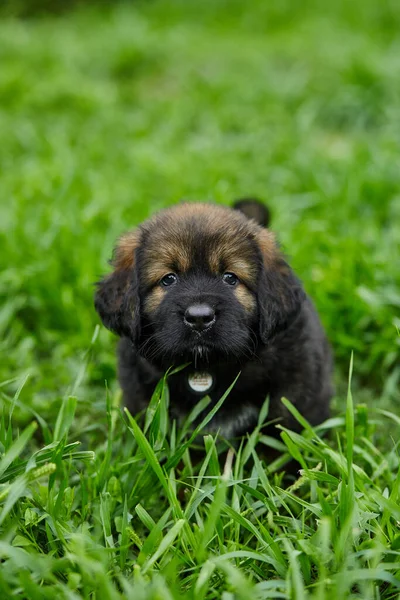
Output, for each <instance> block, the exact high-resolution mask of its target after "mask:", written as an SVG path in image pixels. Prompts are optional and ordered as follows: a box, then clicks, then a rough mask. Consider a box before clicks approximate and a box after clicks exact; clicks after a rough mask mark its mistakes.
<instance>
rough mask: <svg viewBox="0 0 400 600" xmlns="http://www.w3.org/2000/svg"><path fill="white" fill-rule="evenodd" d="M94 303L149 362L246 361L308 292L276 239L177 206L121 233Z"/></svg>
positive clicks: (239, 222)
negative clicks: (111, 264) (132, 229)
mask: <svg viewBox="0 0 400 600" xmlns="http://www.w3.org/2000/svg"><path fill="white" fill-rule="evenodd" d="M113 265H114V268H115V270H114V272H113V273H112V274H111V275H109V276H108V277H106V278H105V279H103V280H102V281H101V282H100V284H99V288H98V292H97V295H96V308H97V310H98V312H99V314H100V316H101V317H102V319H103V322H104V323H105V325H106V326H107V327H108V328H110V329H111V330H113V331H115V332H116V333H118V334H119V335H124V336H128V337H129V338H130V339H131V340H132V342H133V343H134V344H135V346H136V347H137V349H138V350H139V352H140V353H141V354H142V355H143V356H145V357H146V358H147V359H148V360H149V361H150V362H152V363H154V364H156V365H158V366H161V367H164V368H167V367H168V366H170V365H172V364H179V363H182V362H186V361H193V362H194V363H195V364H196V366H199V365H201V364H205V363H207V362H209V361H212V362H214V361H218V360H219V361H224V362H225V361H230V360H239V361H241V360H242V359H246V358H247V359H248V358H250V357H251V355H252V354H253V353H254V352H256V350H257V346H258V344H259V343H264V344H265V343H267V342H268V339H270V338H271V336H273V335H274V334H275V333H276V331H277V330H279V329H280V328H282V327H284V326H285V325H286V324H287V323H288V321H289V320H290V319H291V318H293V316H294V314H295V313H296V312H297V310H298V308H299V306H300V302H301V288H300V286H299V284H298V282H297V280H296V279H295V277H294V276H293V274H292V272H291V271H290V269H289V267H288V266H287V265H286V263H285V262H284V260H283V259H282V257H281V255H280V253H279V251H278V249H277V247H276V244H275V240H274V237H273V235H272V234H271V232H269V231H268V230H266V229H264V228H262V227H260V226H259V225H258V224H257V223H256V222H255V221H253V220H249V219H248V218H247V217H246V216H245V215H244V214H242V213H241V212H239V211H235V210H231V209H227V208H223V207H219V206H215V205H207V204H179V205H176V206H174V207H172V208H170V209H168V210H165V211H163V212H161V213H159V214H158V215H156V216H155V217H154V218H153V219H151V220H149V221H147V222H145V223H144V224H143V225H142V226H141V227H140V228H139V229H138V230H136V231H134V232H131V233H128V234H126V235H124V236H123V237H122V238H121V239H120V240H119V243H118V245H117V247H116V250H115V254H114V259H113Z"/></svg>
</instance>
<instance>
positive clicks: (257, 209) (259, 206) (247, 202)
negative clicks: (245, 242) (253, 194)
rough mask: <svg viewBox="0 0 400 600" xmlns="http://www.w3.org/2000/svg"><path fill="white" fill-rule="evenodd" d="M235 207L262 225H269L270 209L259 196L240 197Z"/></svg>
mask: <svg viewBox="0 0 400 600" xmlns="http://www.w3.org/2000/svg"><path fill="white" fill-rule="evenodd" d="M233 208H234V209H235V210H238V211H239V212H241V213H243V214H244V215H245V216H246V217H247V218H248V219H253V220H254V221H256V223H258V224H259V225H261V226H262V227H268V225H269V223H270V220H271V213H270V211H269V209H268V208H267V207H266V206H265V205H264V204H263V203H262V202H261V200H258V198H240V200H236V201H235V203H234V205H233Z"/></svg>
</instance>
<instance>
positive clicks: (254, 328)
mask: <svg viewBox="0 0 400 600" xmlns="http://www.w3.org/2000/svg"><path fill="white" fill-rule="evenodd" d="M260 214H262V211H260ZM238 227H239V229H238V234H237V235H238V236H242V237H243V240H241V239H239V237H238V243H239V241H243V247H242V249H241V250H240V247H239V246H238V248H239V249H238V252H239V251H240V252H242V253H243V255H245V254H246V253H248V256H247V259H248V260H250V258H249V257H250V255H251V264H252V265H254V267H255V268H256V269H257V272H258V277H257V281H256V284H254V287H252V286H251V284H249V285H248V293H249V295H250V296H251V297H252V298H254V305H255V309H254V311H246V310H244V308H243V306H242V304H241V303H240V302H239V301H238V299H237V297H236V296H235V294H234V291H233V289H230V288H229V286H227V285H226V284H225V283H223V281H222V279H221V278H218V277H216V276H215V275H213V274H212V273H210V272H209V270H208V267H207V256H208V253H210V252H213V251H214V249H215V248H217V247H218V244H220V243H221V240H220V239H219V237H218V233H215V232H208V231H207V230H205V229H204V228H202V227H201V225H200V224H199V223H197V222H195V221H193V223H191V227H190V244H191V248H192V255H191V265H192V268H190V269H189V270H188V271H187V272H186V273H184V274H183V275H182V277H181V278H180V280H179V285H176V286H174V287H172V288H171V289H169V290H168V291H167V292H166V294H165V298H164V299H163V301H162V302H161V304H160V305H159V306H158V308H157V311H156V313H155V314H154V315H152V316H149V315H147V316H146V314H145V311H144V310H143V309H142V307H143V306H144V304H145V299H146V296H147V295H148V293H149V288H148V287H146V285H145V284H144V270H145V269H146V268H148V262H146V260H147V259H146V248H148V247H149V245H151V244H152V235H156V232H158V233H159V228H158V230H157V228H151V227H149V228H147V229H146V224H145V226H144V228H143V235H142V239H141V242H140V243H139V246H138V249H137V250H136V264H135V268H134V270H133V273H131V274H130V275H128V274H127V273H126V272H124V271H121V272H118V271H116V272H115V273H114V274H111V275H109V276H108V277H106V278H105V279H104V280H103V281H102V282H100V284H99V287H98V292H97V294H96V300H95V305H96V309H97V311H98V312H99V314H100V317H101V318H102V320H103V322H104V324H105V325H106V327H108V328H109V329H111V330H112V331H114V332H115V333H117V334H118V335H119V336H121V341H120V343H119V347H118V357H119V380H120V384H121V387H122V390H123V394H124V401H125V403H126V405H127V406H128V407H129V408H130V410H131V411H132V412H134V413H136V412H138V411H140V410H141V409H143V408H145V407H146V406H147V404H148V402H149V399H150V397H151V395H152V392H153V391H154V388H155V385H156V383H157V382H158V380H159V379H160V377H161V376H162V375H163V373H164V372H165V370H166V369H167V368H168V367H170V366H171V365H176V366H177V365H180V364H183V363H185V362H191V364H190V365H189V366H188V367H186V368H185V369H184V370H183V371H180V372H179V373H177V374H175V375H173V376H171V377H170V378H169V385H170V398H171V403H170V406H171V413H172V415H173V416H174V417H177V418H180V417H182V416H184V415H186V414H187V413H188V412H189V411H190V410H192V408H193V406H194V405H195V403H196V402H197V401H198V400H199V398H200V397H201V396H200V395H199V394H197V393H195V392H193V391H192V390H191V389H190V388H189V386H188V374H189V373H190V372H191V371H193V370H197V371H202V370H205V371H207V372H209V373H210V374H211V375H212V376H213V380H214V382H215V383H214V387H213V388H212V389H211V391H210V392H209V395H210V397H211V399H212V402H213V403H215V402H217V401H218V400H219V398H220V397H221V396H222V394H223V393H224V392H225V391H226V389H227V388H228V387H229V385H230V384H231V383H232V382H233V380H234V379H235V377H236V376H237V375H238V373H239V372H240V373H241V374H240V377H239V379H238V381H237V383H236V385H235V387H234V389H233V390H232V391H231V393H230V395H229V397H228V398H227V400H226V401H225V403H224V405H223V406H222V408H221V409H220V411H219V412H218V413H217V415H216V416H215V417H214V419H213V420H212V422H211V423H210V426H209V428H210V429H211V430H217V429H220V430H221V433H222V434H223V435H225V436H226V437H228V438H232V437H235V436H238V435H243V434H245V433H246V432H249V431H251V430H252V428H253V427H254V426H255V425H256V423H257V419H258V413H259V410H260V408H261V406H262V404H263V402H264V400H265V399H266V397H267V396H269V398H270V413H269V417H268V418H269V420H273V419H277V420H279V422H280V423H282V424H284V425H286V426H289V427H291V428H293V429H299V425H298V423H297V422H296V421H295V420H294V419H293V418H292V417H291V415H290V413H289V412H288V411H287V410H286V409H285V408H284V406H283V404H282V403H281V402H280V400H281V398H282V397H283V396H284V397H286V398H288V399H289V400H290V401H291V402H292V403H293V404H294V405H296V406H297V408H298V410H299V411H300V412H301V413H302V414H303V415H304V416H305V417H306V418H307V420H308V421H309V422H310V423H311V424H318V423H320V422H321V421H323V420H324V419H326V418H327V417H328V415H329V400H330V397H331V395H332V385H331V373H332V359H331V352H330V348H329V345H328V343H327V341H326V338H325V334H324V332H323V329H322V326H321V324H320V321H319V318H318V315H317V313H316V311H315V308H314V307H313V305H312V302H311V301H310V299H309V298H308V297H307V296H306V294H305V293H304V291H303V288H302V286H301V283H300V281H299V280H298V279H297V278H296V276H295V275H294V274H293V272H292V270H291V269H290V267H289V266H288V265H287V264H286V263H285V261H284V259H283V258H282V257H280V258H279V260H278V262H277V263H276V264H275V265H274V266H271V267H270V268H268V267H267V266H266V265H265V264H264V262H263V257H262V255H261V252H260V249H259V247H258V246H257V244H256V242H255V241H254V239H253V238H252V237H251V236H250V235H249V236H248V239H247V238H246V235H247V234H246V227H245V224H244V226H243V228H242V229H240V227H241V224H240V223H239V225H238ZM244 238H246V239H244ZM279 256H280V255H279ZM195 302H206V303H208V304H209V305H211V306H212V308H213V309H214V310H215V311H216V313H217V320H216V323H215V325H214V326H213V327H212V328H210V330H207V331H205V332H204V333H202V334H201V336H200V337H199V336H198V335H197V334H195V333H193V331H192V330H190V328H188V327H187V326H185V325H184V323H183V315H184V312H185V310H186V308H187V307H188V306H189V305H190V304H193V303H195ZM196 336H197V337H196Z"/></svg>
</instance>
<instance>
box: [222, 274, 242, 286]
mask: <svg viewBox="0 0 400 600" xmlns="http://www.w3.org/2000/svg"><path fill="white" fill-rule="evenodd" d="M222 279H223V280H224V282H225V283H227V284H228V285H236V284H237V283H239V278H238V277H237V276H236V275H235V273H224V274H223V275H222Z"/></svg>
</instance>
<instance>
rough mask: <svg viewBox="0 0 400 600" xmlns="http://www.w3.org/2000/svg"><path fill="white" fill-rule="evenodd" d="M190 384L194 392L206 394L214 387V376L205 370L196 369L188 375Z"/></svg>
mask: <svg viewBox="0 0 400 600" xmlns="http://www.w3.org/2000/svg"><path fill="white" fill-rule="evenodd" d="M188 384H189V387H190V389H192V390H193V391H194V392H197V393H204V394H206V393H207V392H208V391H209V390H210V389H211V387H212V384H213V378H212V375H211V374H210V373H207V372H205V371H195V372H194V373H190V375H189V376H188Z"/></svg>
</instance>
